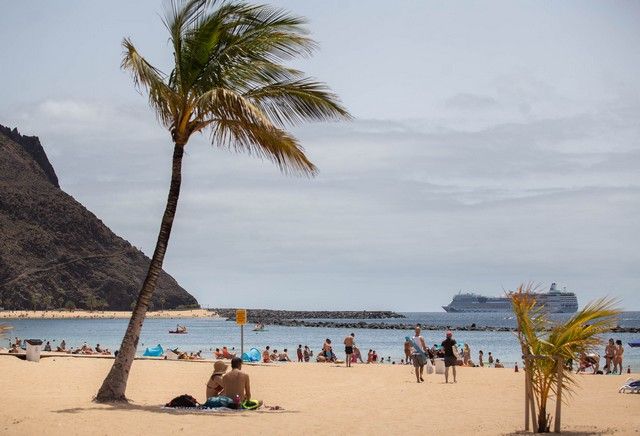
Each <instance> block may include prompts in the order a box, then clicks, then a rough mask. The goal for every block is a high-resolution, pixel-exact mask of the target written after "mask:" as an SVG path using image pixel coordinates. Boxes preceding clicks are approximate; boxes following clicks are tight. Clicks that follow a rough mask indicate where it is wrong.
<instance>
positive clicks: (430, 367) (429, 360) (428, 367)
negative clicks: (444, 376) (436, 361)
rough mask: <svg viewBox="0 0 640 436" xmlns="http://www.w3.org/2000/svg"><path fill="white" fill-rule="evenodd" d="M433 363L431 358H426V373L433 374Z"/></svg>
mask: <svg viewBox="0 0 640 436" xmlns="http://www.w3.org/2000/svg"><path fill="white" fill-rule="evenodd" d="M433 371H434V370H433V364H432V363H431V359H427V374H433Z"/></svg>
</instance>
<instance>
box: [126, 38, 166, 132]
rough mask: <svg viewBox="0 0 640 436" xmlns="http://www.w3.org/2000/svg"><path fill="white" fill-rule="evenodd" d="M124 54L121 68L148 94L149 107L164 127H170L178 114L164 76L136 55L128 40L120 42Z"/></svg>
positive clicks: (136, 52)
mask: <svg viewBox="0 0 640 436" xmlns="http://www.w3.org/2000/svg"><path fill="white" fill-rule="evenodd" d="M122 47H123V48H124V54H123V57H122V64H121V67H122V68H123V69H124V70H127V71H129V72H130V73H131V76H132V77H133V82H134V84H135V85H136V87H137V88H139V89H140V88H144V89H146V90H147V92H148V93H149V105H150V106H151V107H152V108H153V109H155V111H156V115H157V117H158V119H159V120H160V122H161V123H162V124H163V125H164V126H165V127H171V126H172V124H173V121H174V119H175V118H176V116H177V114H178V108H177V103H178V102H177V98H176V94H175V92H174V91H173V90H172V89H171V88H170V87H169V86H168V85H167V84H166V83H165V80H166V76H165V75H164V73H162V71H160V70H159V69H157V68H155V67H154V66H153V65H151V64H150V63H149V62H147V60H146V59H145V58H144V57H142V56H141V55H140V53H138V50H136V48H135V46H134V45H133V43H132V42H131V40H130V39H129V38H125V39H124V40H123V41H122Z"/></svg>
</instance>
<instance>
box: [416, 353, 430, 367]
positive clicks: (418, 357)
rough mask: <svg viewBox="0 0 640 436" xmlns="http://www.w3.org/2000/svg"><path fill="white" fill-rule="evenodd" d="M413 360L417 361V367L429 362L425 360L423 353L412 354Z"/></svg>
mask: <svg viewBox="0 0 640 436" xmlns="http://www.w3.org/2000/svg"><path fill="white" fill-rule="evenodd" d="M413 358H414V359H416V360H417V362H418V365H420V366H422V365H424V364H425V363H427V362H429V359H427V356H426V354H424V353H420V354H414V355H413Z"/></svg>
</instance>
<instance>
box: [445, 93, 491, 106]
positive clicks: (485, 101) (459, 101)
mask: <svg viewBox="0 0 640 436" xmlns="http://www.w3.org/2000/svg"><path fill="white" fill-rule="evenodd" d="M445 106H447V107H449V108H453V109H461V110H476V109H490V108H494V107H497V106H498V101H497V100H496V99H495V98H493V97H490V96H487V95H478V94H471V93H466V92H465V93H461V94H456V95H454V96H453V97H450V98H448V99H447V100H446V101H445Z"/></svg>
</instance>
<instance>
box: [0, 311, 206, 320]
mask: <svg viewBox="0 0 640 436" xmlns="http://www.w3.org/2000/svg"><path fill="white" fill-rule="evenodd" d="M146 317H147V318H217V317H218V314H216V313H215V312H211V311H209V310H206V309H189V310H159V311H154V312H147V316H146ZM16 318H26V319H70V318H76V319H99V318H105V319H115V318H131V312H130V311H119V310H96V311H89V310H73V311H69V310H3V311H0V319H16Z"/></svg>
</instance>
